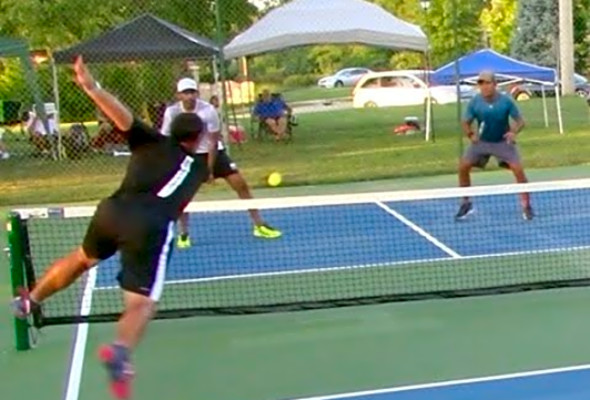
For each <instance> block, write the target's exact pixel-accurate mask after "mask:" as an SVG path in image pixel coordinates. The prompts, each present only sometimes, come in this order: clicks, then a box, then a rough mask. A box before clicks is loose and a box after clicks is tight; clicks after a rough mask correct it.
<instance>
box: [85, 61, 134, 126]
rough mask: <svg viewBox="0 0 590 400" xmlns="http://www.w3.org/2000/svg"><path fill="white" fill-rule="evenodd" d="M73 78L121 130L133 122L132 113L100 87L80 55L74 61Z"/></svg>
mask: <svg viewBox="0 0 590 400" xmlns="http://www.w3.org/2000/svg"><path fill="white" fill-rule="evenodd" d="M74 72H75V78H76V82H77V83H78V85H79V86H80V87H81V88H82V90H84V92H85V93H86V94H87V95H88V97H90V98H91V99H92V101H93V102H94V103H95V104H96V106H97V107H98V108H99V109H100V110H101V111H102V112H103V114H104V115H105V116H106V117H107V118H108V119H110V120H111V121H113V123H114V124H115V126H116V127H117V128H119V130H121V131H122V132H127V131H129V129H130V128H131V126H132V124H133V115H132V114H131V111H129V109H128V108H127V107H125V106H124V105H123V104H122V103H121V102H120V101H119V100H118V99H117V98H116V97H115V96H113V95H112V94H110V93H109V92H107V91H106V90H104V89H102V88H101V87H100V86H99V85H98V84H97V83H96V81H95V80H94V77H93V76H92V74H91V73H90V71H89V70H88V68H87V67H86V64H84V60H83V59H82V57H81V56H80V57H78V58H77V59H76V62H75V63H74Z"/></svg>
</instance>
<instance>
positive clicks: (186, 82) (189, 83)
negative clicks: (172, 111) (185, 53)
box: [176, 78, 199, 93]
mask: <svg viewBox="0 0 590 400" xmlns="http://www.w3.org/2000/svg"><path fill="white" fill-rule="evenodd" d="M185 90H199V88H198V87H197V82H195V80H194V79H191V78H182V79H181V80H179V81H178V83H177V84H176V91H177V92H178V93H180V92H184V91H185Z"/></svg>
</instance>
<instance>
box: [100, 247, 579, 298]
mask: <svg viewBox="0 0 590 400" xmlns="http://www.w3.org/2000/svg"><path fill="white" fill-rule="evenodd" d="M582 250H590V245H588V246H573V247H556V248H553V249H538V250H525V251H511V252H505V253H490V254H476V255H471V256H461V257H460V258H459V260H461V261H468V260H481V259H488V258H499V257H518V256H530V255H538V254H551V253H561V252H576V251H582ZM451 260H453V258H451V257H438V258H424V259H417V260H405V261H391V262H387V261H386V262H380V263H370V264H359V265H347V266H343V267H317V268H307V269H306V268H299V269H298V268H297V267H295V269H290V270H287V271H271V272H257V273H253V274H235V275H218V276H209V277H205V278H194V279H176V280H169V281H166V283H165V284H166V285H182V284H189V283H207V282H216V281H226V280H227V281H229V280H235V279H250V278H269V277H275V276H283V275H303V274H311V273H324V272H334V271H343V270H355V269H364V268H379V267H397V266H402V265H412V264H425V263H443V262H449V261H451ZM118 288H119V287H118V286H101V287H97V288H96V289H95V290H114V289H118Z"/></svg>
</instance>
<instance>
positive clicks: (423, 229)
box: [11, 179, 590, 326]
mask: <svg viewBox="0 0 590 400" xmlns="http://www.w3.org/2000/svg"><path fill="white" fill-rule="evenodd" d="M523 191H526V192H528V193H530V194H531V199H532V205H533V207H534V210H535V213H536V216H535V218H534V219H533V220H524V219H523V218H522V215H521V213H522V210H521V206H520V202H519V196H518V194H519V193H521V192H523ZM589 195H590V179H578V180H563V181H552V182H540V183H530V184H525V185H517V184H510V185H494V186H481V187H472V188H453V189H431V190H410V191H394V192H378V193H362V194H347V195H327V196H302V197H288V198H267V199H257V200H251V201H245V200H227V201H213V202H204V201H203V202H199V201H196V202H193V203H191V204H190V205H189V206H188V208H187V211H189V212H190V231H191V241H192V246H191V247H190V248H188V249H177V248H175V249H174V251H173V253H172V256H171V261H170V265H169V268H168V271H167V277H166V282H165V287H164V294H163V297H162V299H161V303H160V305H159V311H158V316H157V317H158V318H170V317H172V318H178V317H184V316H194V315H212V314H213V315H214V314H222V315H224V314H247V313H260V312H273V311H290V310H307V309H315V308H327V307H341V306H348V305H361V304H375V303H383V302H393V301H407V300H419V299H432V298H448V297H458V296H473V295H484V294H497V293H512V292H516V291H524V290H538V289H547V288H556V287H568V286H582V285H588V284H589V283H590V266H589V263H588V261H590V230H589V229H588V228H587V227H588V226H589V225H590V201H589V200H588V199H589ZM464 196H469V197H471V199H472V202H473V205H474V209H475V212H474V213H473V214H471V215H469V216H468V217H467V218H466V219H465V220H462V221H455V218H454V217H455V214H456V212H457V210H458V208H459V204H460V201H461V199H462V198H463V197H464ZM249 209H258V210H260V212H261V214H262V216H263V218H264V219H265V220H266V221H267V222H268V223H269V224H270V225H272V226H274V227H276V228H278V229H280V230H281V231H282V232H283V235H282V237H280V238H278V239H272V240H270V239H261V238H257V237H254V236H253V234H252V223H251V220H250V218H249V215H248V210H249ZM93 212H94V208H93V207H64V208H38V209H19V210H14V211H13V212H12V214H11V228H12V229H11V232H12V233H11V249H12V265H13V269H14V268H17V269H22V275H23V279H24V281H25V282H26V283H27V284H28V286H29V287H30V286H34V283H35V280H36V279H38V278H39V277H40V275H41V274H42V273H43V271H44V270H45V269H46V268H47V266H48V265H49V264H50V263H51V262H52V261H53V260H54V259H55V258H56V257H60V256H62V255H63V254H66V253H67V252H69V251H71V250H72V249H73V248H74V247H75V246H76V245H78V244H79V243H80V242H81V240H82V238H83V235H84V233H85V230H86V227H87V224H88V222H89V220H90V217H91V216H92V214H93ZM118 270H119V260H118V256H117V255H116V256H114V257H113V258H112V259H110V260H107V261H105V262H102V263H101V264H100V265H99V266H98V267H97V268H95V269H93V270H92V271H91V272H89V273H88V274H86V275H85V276H84V279H81V280H80V281H79V282H77V283H75V284H74V285H72V286H71V287H70V288H68V289H67V290H65V291H63V292H61V293H59V294H58V295H56V296H55V297H53V298H51V299H49V300H48V301H47V302H46V303H45V304H44V306H43V308H42V313H41V314H40V315H38V318H37V322H36V324H37V325H41V326H42V325H52V324H63V323H73V322H81V321H91V322H92V321H111V320H114V319H116V318H117V317H118V315H119V312H120V310H121V306H122V304H121V295H120V292H119V289H118V285H117V283H116V280H115V277H116V274H117V272H118Z"/></svg>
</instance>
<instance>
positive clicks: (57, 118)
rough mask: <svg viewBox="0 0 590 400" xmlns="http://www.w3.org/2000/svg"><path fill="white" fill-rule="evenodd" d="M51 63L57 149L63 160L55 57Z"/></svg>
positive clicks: (51, 59)
mask: <svg viewBox="0 0 590 400" xmlns="http://www.w3.org/2000/svg"><path fill="white" fill-rule="evenodd" d="M50 63H51V75H52V79H53V83H52V85H53V102H54V104H55V126H57V149H58V158H60V159H61V158H62V154H63V141H62V140H63V136H62V133H61V117H60V110H61V108H60V105H59V80H58V76H57V64H56V63H55V59H54V58H53V57H51V58H50Z"/></svg>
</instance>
